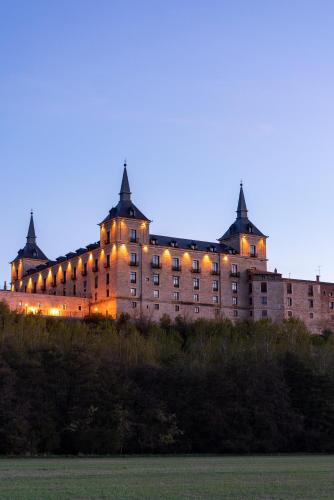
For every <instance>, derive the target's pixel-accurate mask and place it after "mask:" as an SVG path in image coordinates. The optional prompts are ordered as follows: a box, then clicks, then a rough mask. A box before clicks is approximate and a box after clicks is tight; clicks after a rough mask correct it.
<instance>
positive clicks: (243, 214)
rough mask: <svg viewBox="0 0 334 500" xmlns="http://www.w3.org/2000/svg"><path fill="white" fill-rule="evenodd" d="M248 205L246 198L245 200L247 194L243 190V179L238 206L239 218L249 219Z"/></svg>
mask: <svg viewBox="0 0 334 500" xmlns="http://www.w3.org/2000/svg"><path fill="white" fill-rule="evenodd" d="M247 212H248V210H247V205H246V200H245V195H244V190H243V183H242V181H241V182H240V193H239V201H238V208H237V218H238V219H247Z"/></svg>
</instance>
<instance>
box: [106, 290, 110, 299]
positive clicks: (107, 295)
mask: <svg viewBox="0 0 334 500" xmlns="http://www.w3.org/2000/svg"><path fill="white" fill-rule="evenodd" d="M106 295H107V297H109V288H107V293H106Z"/></svg>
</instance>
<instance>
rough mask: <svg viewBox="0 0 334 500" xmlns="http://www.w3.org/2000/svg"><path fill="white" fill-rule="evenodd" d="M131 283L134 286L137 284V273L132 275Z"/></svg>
mask: <svg viewBox="0 0 334 500" xmlns="http://www.w3.org/2000/svg"><path fill="white" fill-rule="evenodd" d="M130 283H133V284H135V283H137V273H135V272H132V273H130Z"/></svg>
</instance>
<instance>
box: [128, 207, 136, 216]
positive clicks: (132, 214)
mask: <svg viewBox="0 0 334 500" xmlns="http://www.w3.org/2000/svg"><path fill="white" fill-rule="evenodd" d="M129 214H130V217H134V216H135V211H134V210H133V208H130V210H129Z"/></svg>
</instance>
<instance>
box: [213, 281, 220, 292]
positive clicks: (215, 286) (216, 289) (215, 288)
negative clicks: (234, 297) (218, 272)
mask: <svg viewBox="0 0 334 500" xmlns="http://www.w3.org/2000/svg"><path fill="white" fill-rule="evenodd" d="M218 288H219V285H218V280H213V282H212V291H213V292H218Z"/></svg>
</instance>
